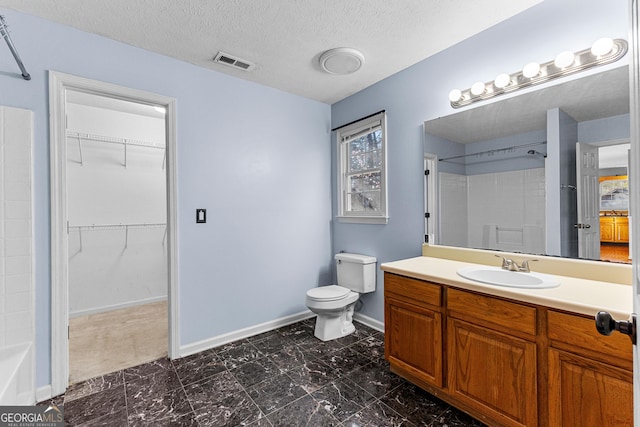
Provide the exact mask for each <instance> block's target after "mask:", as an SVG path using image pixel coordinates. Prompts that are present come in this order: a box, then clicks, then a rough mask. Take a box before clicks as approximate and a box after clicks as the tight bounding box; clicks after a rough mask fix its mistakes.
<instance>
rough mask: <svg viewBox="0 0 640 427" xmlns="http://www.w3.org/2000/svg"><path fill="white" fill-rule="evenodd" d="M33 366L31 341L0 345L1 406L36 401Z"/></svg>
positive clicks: (28, 403)
mask: <svg viewBox="0 0 640 427" xmlns="http://www.w3.org/2000/svg"><path fill="white" fill-rule="evenodd" d="M32 367H33V349H32V346H31V343H24V344H16V345H12V346H7V347H0V406H5V405H33V404H34V403H35V384H34V383H35V382H34V376H33V369H32Z"/></svg>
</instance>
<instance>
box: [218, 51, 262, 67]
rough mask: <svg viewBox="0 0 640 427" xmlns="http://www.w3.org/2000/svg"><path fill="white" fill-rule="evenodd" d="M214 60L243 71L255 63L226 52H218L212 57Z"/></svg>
mask: <svg viewBox="0 0 640 427" xmlns="http://www.w3.org/2000/svg"><path fill="white" fill-rule="evenodd" d="M213 61H214V62H217V63H218V64H223V65H227V66H229V67H233V68H237V69H239V70H243V71H251V70H252V69H253V68H254V67H255V66H256V64H254V63H252V62H249V61H247V60H245V59H241V58H238V57H236V56H233V55H229V54H228V53H224V52H218V54H217V55H216V57H215V58H213Z"/></svg>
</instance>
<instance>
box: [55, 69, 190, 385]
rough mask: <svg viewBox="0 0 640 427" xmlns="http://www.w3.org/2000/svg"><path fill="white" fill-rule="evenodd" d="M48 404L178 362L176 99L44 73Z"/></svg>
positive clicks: (59, 74) (73, 77)
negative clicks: (104, 381) (163, 362)
mask: <svg viewBox="0 0 640 427" xmlns="http://www.w3.org/2000/svg"><path fill="white" fill-rule="evenodd" d="M50 91H51V93H50V94H51V138H52V144H51V169H52V170H51V177H52V180H51V181H52V225H51V228H52V394H53V395H56V394H59V393H62V392H64V390H65V389H66V387H67V386H68V385H69V384H72V383H76V382H79V381H83V380H85V379H88V378H93V377H96V376H100V375H104V374H106V373H109V372H114V371H117V370H120V369H124V368H127V367H130V366H135V365H138V364H140V363H144V362H148V361H151V360H155V359H157V358H159V357H163V356H167V355H169V356H170V357H175V356H176V355H177V343H178V342H179V341H178V337H177V330H178V329H177V316H176V315H175V314H176V313H175V311H176V310H177V298H176V294H177V292H176V289H175V288H176V283H177V282H176V276H175V271H176V269H175V266H176V260H175V253H176V239H175V238H176V233H175V225H174V221H175V200H176V199H175V163H174V159H175V125H174V123H175V100H173V99H171V98H166V97H162V96H159V95H155V94H149V93H144V92H139V91H134V90H131V89H127V88H123V87H119V86H114V85H109V84H104V83H101V82H95V81H91V80H87V79H83V78H79V77H75V76H69V75H65V74H61V73H55V72H52V73H51V74H50Z"/></svg>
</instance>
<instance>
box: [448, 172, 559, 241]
mask: <svg viewBox="0 0 640 427" xmlns="http://www.w3.org/2000/svg"><path fill="white" fill-rule="evenodd" d="M439 178H440V203H441V206H442V207H441V211H440V227H441V232H440V233H441V234H440V237H441V243H442V244H444V245H451V246H465V247H472V248H487V249H499V250H507V251H519V252H526V253H544V252H545V241H544V236H545V227H546V224H545V171H544V168H536V169H524V170H518V171H510V172H498V173H487V174H479V175H470V176H465V175H456V174H449V173H443V172H442V173H440V174H439Z"/></svg>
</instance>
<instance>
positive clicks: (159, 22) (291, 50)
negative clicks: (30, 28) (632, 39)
mask: <svg viewBox="0 0 640 427" xmlns="http://www.w3.org/2000/svg"><path fill="white" fill-rule="evenodd" d="M540 1H541V0H518V1H513V0H403V1H401V2H395V1H390V0H347V1H345V0H266V1H265V0H190V1H176V0H50V1H44V0H0V7H6V8H8V9H13V10H17V11H20V12H25V13H28V14H31V15H35V16H39V17H42V18H45V19H47V20H51V21H54V22H58V23H61V24H65V25H68V26H71V27H75V28H78V29H80V30H83V31H87V32H91V33H96V34H99V35H102V36H105V37H108V38H110V39H114V40H118V41H120V42H123V43H126V44H129V45H133V46H137V47H140V48H143V49H146V50H149V51H153V52H157V53H160V54H163V55H166V56H170V57H173V58H176V59H180V60H183V61H186V62H189V63H192V64H195V65H198V66H202V67H206V68H210V69H212V70H216V71H220V72H222V73H226V74H230V75H233V76H236V77H239V78H242V79H246V80H250V81H254V82H257V83H260V84H263V85H266V86H271V87H274V88H278V89H281V90H283V91H286V92H290V93H293V94H297V95H301V96H304V97H307V98H311V99H315V100H318V101H321V102H325V103H334V102H336V101H339V100H341V99H343V98H345V97H347V96H349V95H351V94H353V93H355V92H358V91H360V90H362V89H364V88H366V87H367V86H370V85H372V84H374V83H376V82H378V81H380V80H382V79H384V78H386V77H388V76H390V75H392V74H394V73H396V72H398V71H401V70H403V69H405V68H407V67H409V66H411V65H413V64H415V63H417V62H419V61H421V60H423V59H425V58H427V57H429V56H431V55H433V54H435V53H437V52H439V51H441V50H443V49H446V48H447V47H449V46H452V45H454V44H456V43H458V42H460V41H461V40H464V39H465V38H468V37H470V36H472V35H474V34H476V33H478V32H480V31H482V30H484V29H486V28H488V27H490V26H492V25H494V24H496V23H498V22H500V21H502V20H504V19H507V18H509V17H510V16H513V15H514V14H516V13H519V12H521V11H522V10H524V9H526V8H528V7H530V6H532V5H534V4H536V3H539V2H540ZM488 11H490V12H489V13H488ZM8 24H9V25H11V23H10V22H9V23H8ZM13 30H14V31H18V29H16V28H14V29H13ZM335 47H352V48H356V49H358V50H360V51H362V52H363V53H364V55H365V57H366V62H365V65H364V67H363V68H362V69H360V70H359V71H358V72H356V73H354V74H352V75H349V76H337V75H329V74H324V73H322V72H321V71H320V69H319V66H318V62H317V61H318V57H319V56H320V54H321V53H322V52H324V51H325V50H328V49H331V48H335ZM218 51H223V52H226V53H228V54H231V55H234V56H237V57H240V58H243V59H245V60H248V61H251V62H254V63H255V64H256V68H255V69H253V70H252V71H249V72H245V71H239V70H235V69H232V68H230V67H227V66H224V65H220V64H216V63H214V62H213V61H212V58H213V57H214V56H215V55H216V53H217V52H218Z"/></svg>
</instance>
